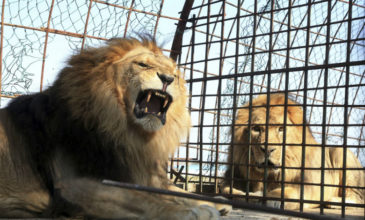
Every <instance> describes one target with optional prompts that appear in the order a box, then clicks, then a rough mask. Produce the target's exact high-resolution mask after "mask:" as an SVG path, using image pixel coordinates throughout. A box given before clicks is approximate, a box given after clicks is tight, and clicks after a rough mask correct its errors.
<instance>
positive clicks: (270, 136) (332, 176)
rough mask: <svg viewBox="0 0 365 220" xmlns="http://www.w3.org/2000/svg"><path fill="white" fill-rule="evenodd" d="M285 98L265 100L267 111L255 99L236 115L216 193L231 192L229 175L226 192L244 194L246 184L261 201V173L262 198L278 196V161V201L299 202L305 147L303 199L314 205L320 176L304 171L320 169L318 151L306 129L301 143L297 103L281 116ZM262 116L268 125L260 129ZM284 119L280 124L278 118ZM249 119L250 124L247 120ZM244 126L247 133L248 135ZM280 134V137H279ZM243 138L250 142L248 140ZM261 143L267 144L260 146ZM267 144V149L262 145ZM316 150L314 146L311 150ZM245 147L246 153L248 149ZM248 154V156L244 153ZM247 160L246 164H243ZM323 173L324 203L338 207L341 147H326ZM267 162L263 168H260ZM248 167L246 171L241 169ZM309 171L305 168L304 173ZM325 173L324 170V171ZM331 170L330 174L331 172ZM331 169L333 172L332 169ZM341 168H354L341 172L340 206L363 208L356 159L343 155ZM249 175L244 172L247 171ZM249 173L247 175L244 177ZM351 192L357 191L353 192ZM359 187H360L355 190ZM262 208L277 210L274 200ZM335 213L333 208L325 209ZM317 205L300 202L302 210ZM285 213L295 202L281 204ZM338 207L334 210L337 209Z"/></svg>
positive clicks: (363, 175) (364, 180)
mask: <svg viewBox="0 0 365 220" xmlns="http://www.w3.org/2000/svg"><path fill="white" fill-rule="evenodd" d="M284 104H285V95H284V94H280V93H279V94H272V95H270V108H269V111H267V96H266V95H260V96H258V97H257V98H256V99H253V100H252V108H251V113H250V112H249V111H250V108H249V103H247V104H245V105H244V106H243V108H242V109H240V110H238V115H237V119H236V122H235V124H236V126H235V128H234V145H233V147H231V148H230V152H229V155H230V156H229V161H231V162H233V167H232V169H233V170H232V169H231V168H229V169H227V172H226V180H225V181H223V183H222V184H221V186H220V188H221V190H222V191H223V193H225V194H229V193H230V192H231V189H230V185H231V180H230V179H232V178H230V177H231V173H232V172H233V178H234V179H233V181H234V182H233V187H234V188H233V189H232V193H233V194H237V195H245V191H246V184H247V182H248V181H247V180H250V184H249V191H250V192H253V193H252V195H255V196H261V195H262V193H263V180H264V170H265V167H266V170H267V181H268V182H267V197H275V198H280V197H281V193H282V192H281V188H282V186H281V183H280V181H281V180H282V171H283V170H282V162H284V161H285V167H284V170H285V182H286V184H285V185H284V198H285V199H300V193H301V185H300V182H301V178H302V172H301V167H302V148H303V147H302V145H305V146H306V147H305V157H304V158H305V165H304V168H305V169H304V175H303V177H304V179H303V182H304V184H306V185H304V200H314V201H317V202H318V201H320V199H321V188H320V186H318V185H309V184H313V183H314V184H319V183H321V171H320V170H318V169H317V170H314V169H310V168H320V167H321V155H322V148H321V147H320V145H319V146H318V143H317V142H316V140H315V139H314V137H313V136H312V133H311V131H310V129H309V127H308V126H306V128H305V131H304V134H305V138H303V118H304V117H303V110H302V108H301V107H299V106H298V103H296V102H294V101H293V100H291V99H288V100H287V104H288V106H287V108H286V110H287V111H286V114H285V107H284ZM267 114H269V115H268V119H269V124H268V125H267V126H266V120H267ZM285 115H286V121H285V120H284V117H285ZM249 119H250V120H251V121H249ZM249 122H250V130H248V128H249V126H248V124H249ZM284 129H285V131H286V132H285V134H284ZM284 135H285V142H284V143H285V146H286V147H285V152H284V153H285V158H284V159H283V158H282V155H283V138H284ZM249 138H250V139H251V140H250V141H249ZM265 140H267V142H265ZM265 143H267V144H265ZM315 145H317V146H315ZM250 148H251V149H250ZM249 152H250V153H249ZM248 156H250V158H251V159H250V160H248V158H249V157H248ZM324 156H325V164H324V165H325V168H326V170H325V171H324V184H329V185H332V186H325V187H324V197H323V201H325V202H336V203H341V202H342V197H341V196H342V188H341V186H343V185H344V184H343V171H342V169H341V168H343V161H342V160H343V148H337V147H326V148H325V150H324ZM265 162H267V164H265ZM247 165H248V166H249V169H248V168H247ZM308 168H309V169H308ZM327 168H329V169H327ZM331 168H335V169H331ZM336 168H337V169H336ZM346 168H358V169H352V170H351V169H349V170H346V178H345V179H346V183H345V185H346V186H349V187H353V188H346V194H345V195H346V200H345V202H346V203H355V204H364V197H365V190H364V186H365V172H364V169H363V168H362V166H361V164H360V162H359V160H358V159H357V158H356V156H355V155H354V154H353V153H352V152H351V151H350V150H347V159H346ZM247 171H249V172H247ZM248 173H249V175H247V174H248ZM356 187H357V188H356ZM361 187H362V188H361ZM268 203H269V204H268V205H271V206H274V207H279V206H280V201H269V202H268ZM327 205H328V206H329V207H332V208H335V207H336V206H335V205H336V204H333V203H332V204H327ZM317 206H319V205H318V203H317V204H313V203H305V204H304V208H314V207H317ZM284 207H285V208H287V209H298V208H299V207H300V206H299V202H285V204H284ZM337 207H339V206H337Z"/></svg>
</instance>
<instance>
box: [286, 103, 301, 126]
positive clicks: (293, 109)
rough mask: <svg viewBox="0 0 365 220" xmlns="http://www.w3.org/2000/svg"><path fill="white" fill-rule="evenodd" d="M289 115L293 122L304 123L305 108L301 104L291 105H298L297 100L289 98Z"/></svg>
mask: <svg viewBox="0 0 365 220" xmlns="http://www.w3.org/2000/svg"><path fill="white" fill-rule="evenodd" d="M288 104H289V106H288V114H289V115H288V116H289V119H290V120H291V121H292V122H293V124H303V109H302V107H300V106H290V105H298V103H297V102H294V101H293V100H291V99H288Z"/></svg>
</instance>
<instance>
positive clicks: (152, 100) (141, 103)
mask: <svg viewBox="0 0 365 220" xmlns="http://www.w3.org/2000/svg"><path fill="white" fill-rule="evenodd" d="M171 102H172V97H171V96H170V95H169V94H168V93H166V92H163V91H162V90H154V89H148V90H144V91H141V92H139V94H138V97H137V100H136V105H135V107H134V114H135V115H136V117H137V118H143V117H145V116H146V115H154V116H156V117H157V118H159V119H160V120H161V123H162V124H163V125H164V124H165V123H166V112H167V110H168V109H169V107H170V104H171Z"/></svg>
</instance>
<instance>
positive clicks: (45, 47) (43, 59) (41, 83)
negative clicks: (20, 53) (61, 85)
mask: <svg viewBox="0 0 365 220" xmlns="http://www.w3.org/2000/svg"><path fill="white" fill-rule="evenodd" d="M53 6H54V0H52V4H51V9H50V11H49V14H48V21H47V29H46V37H45V41H44V49H43V58H42V70H41V82H40V87H39V91H40V92H42V89H43V77H44V67H45V65H46V55H47V45H48V35H49V25H50V23H51V18H52V11H53ZM1 33H2V32H1Z"/></svg>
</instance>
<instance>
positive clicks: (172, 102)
mask: <svg viewBox="0 0 365 220" xmlns="http://www.w3.org/2000/svg"><path fill="white" fill-rule="evenodd" d="M184 83H185V81H184V79H183V78H182V77H181V73H180V72H179V70H178V69H177V67H176V64H175V63H174V62H173V61H172V60H171V59H169V58H167V57H166V56H164V55H163V54H162V52H161V50H160V49H159V47H158V46H156V43H154V41H153V40H149V39H146V38H143V39H141V40H137V39H133V38H124V39H120V38H119V39H112V40H110V41H109V42H108V43H107V45H105V46H102V47H100V48H89V49H86V50H83V51H81V52H80V53H79V54H77V55H74V56H72V57H71V58H70V60H69V61H68V63H67V66H66V67H65V68H64V69H63V70H62V71H61V72H60V74H59V76H58V78H57V79H56V81H55V82H54V84H53V85H52V86H50V87H49V88H48V89H47V90H45V91H43V92H39V93H35V94H32V95H24V96H21V97H18V98H15V99H14V100H12V102H11V103H10V104H9V105H8V106H7V107H6V108H4V109H1V110H0V216H1V217H22V218H25V217H55V216H63V215H67V216H79V215H83V216H89V217H92V218H103V219H112V218H130V217H134V218H135V217H138V218H143V219H218V218H219V217H218V216H219V213H218V212H217V210H216V209H215V208H213V207H211V206H207V205H202V203H198V202H195V201H193V200H188V199H182V198H181V199H179V198H177V197H171V196H162V195H157V194H151V193H147V192H140V191H134V190H128V189H122V188H118V187H112V186H107V185H104V184H102V182H101V181H102V180H104V179H108V180H115V181H121V182H128V183H135V184H140V185H144V186H150V187H158V188H164V189H172V188H174V187H173V186H172V185H171V184H170V183H169V181H168V179H167V175H166V164H167V161H168V158H169V156H170V155H171V154H172V153H173V152H174V151H175V148H176V147H177V146H178V145H179V141H180V140H181V139H182V138H183V137H185V135H186V134H187V132H188V130H189V127H190V116H189V113H188V110H187V109H186V89H185V87H184Z"/></svg>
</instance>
